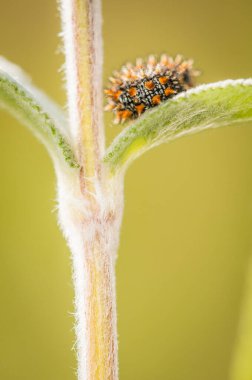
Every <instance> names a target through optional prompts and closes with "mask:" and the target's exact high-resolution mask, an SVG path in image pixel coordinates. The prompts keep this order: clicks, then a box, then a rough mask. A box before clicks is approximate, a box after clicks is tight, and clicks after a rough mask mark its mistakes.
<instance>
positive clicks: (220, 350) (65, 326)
mask: <svg viewBox="0 0 252 380" xmlns="http://www.w3.org/2000/svg"><path fill="white" fill-rule="evenodd" d="M103 13H104V49H105V60H104V62H105V67H104V83H106V78H107V77H108V76H109V75H110V74H111V72H112V70H114V69H117V68H120V66H121V64H122V63H124V62H125V61H127V60H134V59H135V58H136V57H139V56H140V57H141V56H143V57H146V56H147V55H148V54H149V53H157V54H160V53H162V52H167V53H169V54H171V55H175V54H176V53H182V54H184V55H185V56H186V57H193V58H194V60H195V66H196V67H197V68H199V69H201V70H202V72H203V74H202V76H201V77H200V79H199V82H212V81H218V80H222V79H226V78H242V77H244V78H246V77H249V76H252V67H251V61H252V52H251V48H250V42H251V38H252V26H251V21H252V20H251V14H252V2H251V0H241V1H239V2H238V1H237V0H235V1H232V0H222V1H219V0H212V1H211V2H209V1H200V0H192V1H188V0H180V1H176V0H156V1H155V2H153V1H152V0H146V1H135V0H127V1H122V0H104V1H103ZM59 31H60V20H59V16H58V12H57V5H56V1H54V0H43V1H42V0H36V1H34V0H22V1H17V0H1V5H0V54H2V55H4V56H6V57H7V58H8V59H10V60H12V61H14V62H17V63H18V64H20V65H21V66H22V67H23V68H24V69H25V70H26V71H27V72H29V73H30V74H31V76H32V78H33V80H34V82H35V83H36V84H37V85H38V86H40V87H41V88H43V89H44V90H45V91H47V92H48V93H49V94H50V95H51V96H52V97H54V98H55V99H56V100H57V101H58V102H59V103H61V104H62V105H64V104H65V102H66V99H65V94H64V88H63V87H64V86H63V85H62V81H61V76H62V75H61V74H60V73H59V68H60V67H61V66H62V63H63V57H62V55H60V54H57V51H58V50H59V39H58V37H57V34H58V33H59ZM0 119H1V139H0V167H1V186H0V207H1V213H0V224H1V230H0V234H1V238H0V250H1V253H0V263H1V265H0V299H1V313H0V379H3V380H35V379H36V380H58V379H60V380H73V379H75V369H76V363H75V354H74V333H73V328H72V327H73V316H72V313H73V289H72V282H71V266H70V255H69V252H68V249H67V247H66V244H65V242H64V240H63V237H62V236H61V233H60V231H59V230H58V227H57V223H56V211H55V177H54V172H53V168H52V165H51V162H50V159H49V158H48V156H47V153H46V151H45V149H44V148H43V147H42V146H41V145H40V144H39V143H38V142H37V141H36V140H35V139H34V138H33V136H31V134H30V132H28V131H27V130H26V129H25V128H23V127H22V126H20V125H19V124H18V123H17V122H16V121H15V120H13V119H12V118H11V117H9V116H8V115H7V114H5V113H3V112H2V111H1V114H0ZM105 120H106V124H107V140H108V141H111V139H112V137H113V136H114V135H115V134H117V133H118V131H120V127H113V128H112V127H111V126H112V124H111V120H112V116H111V115H106V118H105ZM251 147H252V128H251V125H246V126H245V125H243V126H242V127H239V126H232V127H226V128H223V129H216V130H208V131H205V132H203V133H201V134H199V135H194V136H191V137H186V138H182V139H180V140H177V141H175V142H173V143H171V144H170V145H163V146H161V147H159V148H157V149H155V150H153V151H150V152H149V153H148V154H146V155H144V156H143V157H142V158H141V159H139V160H138V161H137V162H135V163H134V164H133V166H132V167H131V168H130V169H129V171H128V173H127V176H126V185H125V197H126V201H125V215H124V219H123V225H122V233H121V244H120V250H119V259H118V262H117V298H118V327H119V348H120V379H121V380H136V379H137V380H153V379H155V380H163V379H171V380H202V379H203V380H213V379H214V380H227V379H228V371H229V363H230V360H231V357H232V352H233V351H232V350H233V346H234V343H235V340H236V333H237V326H238V322H239V310H240V306H241V302H242V292H243V289H244V279H245V274H246V269H247V263H248V257H249V255H250V254H251V243H252V238H251V231H252V174H251V162H252V149H251Z"/></svg>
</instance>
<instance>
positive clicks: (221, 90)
mask: <svg viewBox="0 0 252 380" xmlns="http://www.w3.org/2000/svg"><path fill="white" fill-rule="evenodd" d="M249 120H252V79H239V80H226V81H223V82H217V83H212V84H208V85H201V86H198V87H196V88H194V89H191V90H188V91H186V92H183V93H181V94H179V95H177V96H176V97H174V98H173V99H170V100H167V101H166V102H164V103H162V104H160V105H159V106H158V107H156V108H153V109H152V110H150V111H147V112H146V113H145V114H144V115H143V116H141V117H140V118H139V119H138V120H137V121H135V122H134V123H132V124H131V125H130V126H129V127H127V128H125V129H124V130H123V131H122V132H121V133H120V134H119V135H118V136H117V137H116V138H115V140H114V142H113V143H112V144H111V146H110V147H109V148H108V150H107V152H106V155H105V157H104V161H105V162H106V163H107V164H108V165H109V167H110V169H111V171H112V172H115V171H119V170H123V169H126V168H127V167H128V165H129V164H130V163H131V162H132V161H133V160H134V159H135V158H136V157H138V156H140V155H141V154H143V153H144V152H146V151H147V150H149V149H151V148H153V147H154V146H157V145H159V144H161V143H165V142H169V141H171V140H174V139H176V138H178V137H180V136H184V135H188V134H191V133H195V132H198V131H202V130H203V129H207V128H213V127H219V126H223V125H229V124H232V123H240V122H245V121H249Z"/></svg>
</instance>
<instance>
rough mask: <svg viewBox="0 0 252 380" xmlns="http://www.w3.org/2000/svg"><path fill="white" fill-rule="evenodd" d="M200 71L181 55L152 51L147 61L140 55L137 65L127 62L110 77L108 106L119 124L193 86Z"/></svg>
mask: <svg viewBox="0 0 252 380" xmlns="http://www.w3.org/2000/svg"><path fill="white" fill-rule="evenodd" d="M197 75H199V72H198V71H197V70H194V69H193V61H192V60H191V59H190V60H184V59H183V57H182V56H181V55H177V56H176V58H175V59H173V58H172V57H170V56H168V55H167V54H163V55H162V56H161V57H160V59H159V60H157V58H156V57H155V56H154V55H150V56H149V57H148V59H147V61H146V62H145V61H144V60H143V59H141V58H139V59H137V60H136V64H135V65H133V64H132V63H127V64H126V65H125V66H123V67H122V68H121V70H120V71H115V72H114V76H113V77H110V78H109V81H110V86H109V87H108V88H106V89H105V90H104V92H105V95H106V97H107V105H106V106H105V110H106V111H113V112H114V114H115V119H114V123H115V124H119V123H124V122H125V121H128V120H130V119H136V118H137V117H139V116H140V115H141V114H142V113H143V112H145V111H146V110H148V109H149V108H152V107H156V106H157V105H159V104H160V103H161V102H163V101H165V100H167V99H169V98H172V97H173V96H175V95H176V94H178V93H179V92H182V91H186V90H188V89H189V88H191V87H193V86H194V78H195V77H196V76H197Z"/></svg>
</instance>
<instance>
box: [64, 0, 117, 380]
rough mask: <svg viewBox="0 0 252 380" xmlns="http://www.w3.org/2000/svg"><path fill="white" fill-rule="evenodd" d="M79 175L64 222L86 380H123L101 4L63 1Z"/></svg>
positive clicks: (68, 186)
mask: <svg viewBox="0 0 252 380" xmlns="http://www.w3.org/2000/svg"><path fill="white" fill-rule="evenodd" d="M61 15H62V21H63V39H64V46H65V55H66V82H67V92H68V110H69V123H70V135H71V136H72V140H73V141H72V145H73V146H74V148H75V152H76V155H77V159H78V162H79V163H80V165H81V168H80V170H79V171H76V172H75V173H77V175H76V174H72V173H70V171H69V170H68V171H67V172H65V173H64V172H62V170H61V171H60V172H59V173H57V174H58V200H59V218H60V223H61V226H62V229H63V232H64V233H65V236H66V239H67V241H68V244H69V247H70V249H71V252H72V257H73V270H74V271H73V272H74V286H75V309H76V336H77V351H78V352H77V356H78V379H79V380H117V379H118V359H117V332H116V302H115V273H114V272H115V256H116V251H117V246H118V240H119V229H120V224H121V216H122V208H123V198H122V180H121V178H119V176H117V177H116V178H115V177H110V178H109V176H108V173H107V169H106V168H105V165H103V164H102V157H103V155H104V151H105V148H104V146H105V143H104V126H103V120H102V114H103V112H102V42H101V41H102V40H101V6H100V0H61Z"/></svg>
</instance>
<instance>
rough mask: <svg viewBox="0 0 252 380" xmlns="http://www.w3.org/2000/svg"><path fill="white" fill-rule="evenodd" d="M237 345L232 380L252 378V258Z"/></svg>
mask: <svg viewBox="0 0 252 380" xmlns="http://www.w3.org/2000/svg"><path fill="white" fill-rule="evenodd" d="M245 286H246V287H245V295H244V299H243V304H242V310H241V318H240V326H239V329H238V339H237V345H236V348H235V352H234V358H233V363H232V366H231V375H230V379H231V380H251V379H252V360H251V358H252V324H251V321H252V258H250V259H249V265H248V273H247V281H246V284H245Z"/></svg>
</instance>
